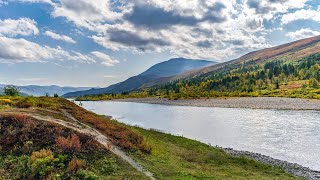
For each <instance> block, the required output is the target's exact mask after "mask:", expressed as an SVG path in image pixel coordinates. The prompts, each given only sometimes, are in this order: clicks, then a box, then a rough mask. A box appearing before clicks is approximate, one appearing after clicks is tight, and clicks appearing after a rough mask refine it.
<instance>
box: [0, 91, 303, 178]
mask: <svg viewBox="0 0 320 180" xmlns="http://www.w3.org/2000/svg"><path fill="white" fill-rule="evenodd" d="M0 106H1V107H3V109H2V110H0V115H1V116H0V124H1V126H0V127H1V129H0V138H1V139H0V142H1V144H0V146H1V149H2V151H1V153H0V179H8V178H9V177H14V178H13V179H21V178H25V179H28V178H29V179H30V178H31V179H32V178H40V179H41V178H44V177H46V178H48V177H60V178H61V179H68V178H70V177H76V178H79V179H86V178H85V177H86V176H90V178H91V179H99V178H100V179H123V178H124V177H126V178H129V179H146V177H144V176H143V175H142V174H141V173H139V172H137V171H136V170H134V169H133V168H132V167H131V166H130V165H129V164H127V163H125V162H124V161H122V160H121V159H119V158H117V157H115V155H113V154H111V152H110V151H108V150H106V149H104V148H102V147H101V145H99V144H97V142H96V141H94V140H92V138H90V137H88V136H86V135H83V134H79V133H75V132H73V131H71V130H70V129H66V128H64V127H61V126H58V125H55V124H52V123H47V122H42V121H38V120H35V119H32V118H30V117H26V116H21V115H19V114H18V115H14V116H12V115H11V116H8V115H5V114H6V113H8V112H16V113H19V112H20V113H31V114H41V115H45V116H49V117H54V118H58V119H61V120H63V121H70V119H68V117H63V116H62V114H63V113H60V112H62V111H63V110H64V111H68V112H69V113H70V114H71V115H72V116H74V117H75V118H77V119H78V120H79V121H81V122H83V123H86V124H88V125H90V126H91V127H93V128H95V129H97V130H99V131H100V132H102V133H103V134H105V135H107V136H110V137H111V138H112V139H113V143H115V144H117V145H119V146H120V147H122V148H123V150H124V151H125V152H126V153H127V154H129V155H130V156H131V157H132V158H133V159H134V160H135V161H137V162H138V163H140V164H141V165H142V166H143V167H144V168H145V169H147V170H148V171H150V172H152V173H153V174H154V176H155V177H156V178H157V179H297V178H296V177H294V176H292V175H289V174H286V173H284V172H283V171H282V170H280V169H279V168H273V167H271V166H268V165H264V164H262V163H258V162H256V161H254V160H250V159H246V158H238V157H233V156H231V155H228V154H226V153H225V152H223V151H222V150H220V149H217V148H214V147H210V146H208V145H205V144H203V143H200V142H197V141H193V140H189V139H186V138H183V137H176V136H172V135H168V134H164V133H161V132H156V131H152V130H144V129H141V128H137V127H131V126H127V125H124V124H121V123H119V122H117V121H114V120H111V119H110V118H108V117H105V116H99V115H96V114H94V113H92V112H89V111H87V110H84V109H83V108H81V107H79V106H77V105H75V104H73V103H72V102H70V101H67V100H65V99H60V98H30V97H29V98H23V97H16V98H10V97H0ZM117 131H118V133H116V132H117Z"/></svg>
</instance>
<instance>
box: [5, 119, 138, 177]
mask: <svg viewBox="0 0 320 180" xmlns="http://www.w3.org/2000/svg"><path fill="white" fill-rule="evenodd" d="M0 127H1V128H0V148H1V151H0V179H105V178H107V177H108V178H114V179H123V178H126V177H127V178H131V179H144V176H142V174H140V173H138V172H136V171H135V169H133V168H131V167H130V166H128V165H127V164H126V163H125V162H123V161H122V160H121V159H119V158H117V157H115V156H114V155H113V154H111V153H110V152H109V151H107V150H106V149H105V148H104V147H102V146H101V145H100V144H98V143H97V142H96V141H94V140H93V139H92V138H91V137H89V136H86V135H84V134H79V133H76V132H73V131H71V130H69V129H66V128H63V127H61V126H58V125H54V124H51V123H45V122H40V121H37V120H34V119H32V118H30V117H27V116H23V115H19V114H17V115H1V116H0Z"/></svg>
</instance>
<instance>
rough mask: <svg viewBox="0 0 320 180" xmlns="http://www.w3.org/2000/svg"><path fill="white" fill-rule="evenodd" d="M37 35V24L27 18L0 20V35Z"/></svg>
mask: <svg viewBox="0 0 320 180" xmlns="http://www.w3.org/2000/svg"><path fill="white" fill-rule="evenodd" d="M34 34H39V30H38V28H37V23H36V22H35V21H34V20H32V19H29V18H20V19H5V20H0V35H7V36H11V37H13V36H17V35H23V36H29V35H34Z"/></svg>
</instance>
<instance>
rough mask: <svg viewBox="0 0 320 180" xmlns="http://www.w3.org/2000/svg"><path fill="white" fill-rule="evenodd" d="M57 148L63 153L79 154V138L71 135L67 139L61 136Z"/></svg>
mask: <svg viewBox="0 0 320 180" xmlns="http://www.w3.org/2000/svg"><path fill="white" fill-rule="evenodd" d="M56 147H58V149H59V150H61V151H62V152H69V153H70V152H78V151H80V149H81V144H80V140H79V137H78V136H77V135H76V134H71V135H69V136H68V137H67V138H65V137H62V136H59V137H57V138H56Z"/></svg>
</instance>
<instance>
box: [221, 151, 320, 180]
mask: <svg viewBox="0 0 320 180" xmlns="http://www.w3.org/2000/svg"><path fill="white" fill-rule="evenodd" d="M217 148H219V149H221V150H223V151H225V152H226V153H228V154H231V155H233V156H237V157H246V158H249V159H254V160H256V161H258V162H261V163H264V164H267V165H271V166H273V167H279V168H281V169H282V170H283V171H285V172H286V173H289V174H292V175H295V176H298V177H303V178H306V179H310V180H317V179H320V171H315V170H312V169H310V168H307V167H304V166H301V165H299V164H296V163H290V162H287V161H282V160H279V159H274V158H272V157H269V156H265V155H262V154H259V153H253V152H249V151H238V150H234V149H232V148H221V147H217Z"/></svg>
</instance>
